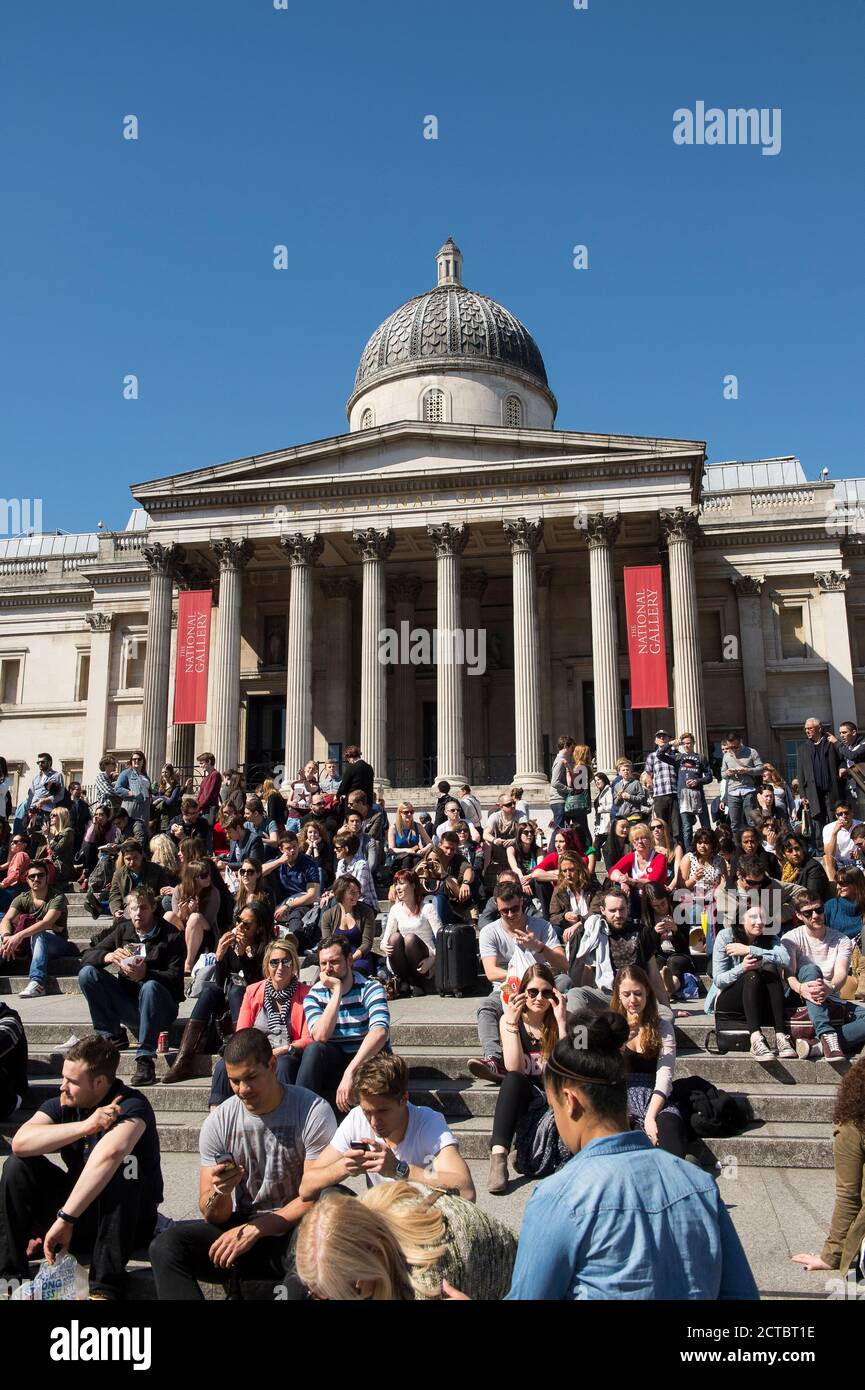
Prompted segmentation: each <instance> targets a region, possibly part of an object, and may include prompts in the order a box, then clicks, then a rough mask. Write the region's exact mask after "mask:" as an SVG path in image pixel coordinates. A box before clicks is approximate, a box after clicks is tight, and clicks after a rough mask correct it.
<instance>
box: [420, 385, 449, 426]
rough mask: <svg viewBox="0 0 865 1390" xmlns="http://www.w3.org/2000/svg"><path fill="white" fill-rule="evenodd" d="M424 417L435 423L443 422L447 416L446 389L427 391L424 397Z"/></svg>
mask: <svg viewBox="0 0 865 1390" xmlns="http://www.w3.org/2000/svg"><path fill="white" fill-rule="evenodd" d="M423 418H424V419H425V420H429V421H430V423H431V424H434V425H440V424H441V423H442V421H443V420H444V418H445V393H444V391H427V393H426V395H425V396H424V398H423Z"/></svg>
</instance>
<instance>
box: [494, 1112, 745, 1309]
mask: <svg viewBox="0 0 865 1390" xmlns="http://www.w3.org/2000/svg"><path fill="white" fill-rule="evenodd" d="M758 1296H759V1295H758V1293H757V1286H756V1284H755V1282H754V1276H753V1275H752V1273H751V1269H750V1266H749V1264H748V1261H747V1258H746V1256H745V1252H744V1250H743V1249H742V1245H741V1242H740V1241H739V1237H738V1235H737V1234H736V1230H735V1227H734V1226H733V1222H732V1221H731V1219H730V1216H729V1214H728V1212H727V1209H726V1207H725V1206H724V1203H723V1202H722V1200H721V1197H720V1194H719V1192H718V1186H717V1183H716V1182H715V1179H714V1177H712V1176H711V1174H708V1173H703V1172H701V1171H700V1170H699V1169H698V1168H696V1167H694V1166H693V1165H692V1164H690V1163H686V1162H685V1161H684V1160H683V1159H680V1158H675V1157H674V1156H673V1154H668V1153H665V1152H664V1151H663V1150H662V1149H656V1148H654V1147H653V1145H652V1143H651V1141H650V1140H649V1139H647V1137H646V1135H645V1134H643V1133H642V1131H639V1130H638V1131H632V1132H629V1133H622V1134H614V1135H611V1136H610V1137H609V1138H605V1139H593V1140H592V1141H591V1143H589V1144H587V1145H586V1147H585V1148H584V1149H582V1150H581V1152H580V1153H578V1154H575V1155H574V1157H573V1158H572V1159H571V1160H570V1162H568V1163H566V1164H565V1166H564V1168H560V1169H559V1171H558V1172H557V1173H554V1174H553V1176H552V1177H550V1178H546V1179H545V1181H544V1182H542V1183H540V1184H539V1186H538V1187H536V1188H535V1191H534V1193H533V1195H532V1198H531V1200H530V1202H529V1204H528V1206H527V1207H526V1214H525V1216H524V1218H523V1226H522V1230H521V1232H520V1242H519V1246H518V1249H517V1262H516V1265H515V1266H514V1273H513V1280H512V1282H511V1287H510V1290H509V1292H508V1294H507V1295H506V1297H507V1298H508V1299H520V1300H531V1299H542V1300H548V1301H557V1302H571V1301H573V1300H576V1299H609V1298H628V1299H667V1298H669V1299H673V1298H675V1299H713V1300H714V1299H724V1300H727V1299H748V1300H756V1299H757V1298H758Z"/></svg>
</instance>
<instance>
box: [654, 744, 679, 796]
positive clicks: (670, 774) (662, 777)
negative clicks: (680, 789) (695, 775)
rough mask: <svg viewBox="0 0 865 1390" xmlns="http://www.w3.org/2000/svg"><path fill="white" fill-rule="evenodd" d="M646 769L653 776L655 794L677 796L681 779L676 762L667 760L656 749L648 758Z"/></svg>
mask: <svg viewBox="0 0 865 1390" xmlns="http://www.w3.org/2000/svg"><path fill="white" fill-rule="evenodd" d="M646 771H647V772H648V773H651V777H652V795H653V796H675V795H676V788H677V786H678V781H679V769H678V768H677V766H676V764H675V762H667V761H666V760H665V759H664V758H662V757H661V755H660V753H659V752H658V751H657V750H656V751H655V752H654V753H650V754H649V756H648V758H647V759H646Z"/></svg>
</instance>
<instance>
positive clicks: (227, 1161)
mask: <svg viewBox="0 0 865 1390" xmlns="http://www.w3.org/2000/svg"><path fill="white" fill-rule="evenodd" d="M214 1166H215V1167H217V1168H225V1169H226V1171H228V1172H230V1171H231V1170H232V1169H234V1168H236V1167H237V1164H236V1163H235V1161H234V1156H233V1154H230V1153H223V1154H217V1155H216V1163H215V1165H214Z"/></svg>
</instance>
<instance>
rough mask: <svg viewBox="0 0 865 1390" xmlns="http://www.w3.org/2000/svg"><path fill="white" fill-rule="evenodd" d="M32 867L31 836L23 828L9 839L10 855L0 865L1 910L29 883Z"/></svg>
mask: <svg viewBox="0 0 865 1390" xmlns="http://www.w3.org/2000/svg"><path fill="white" fill-rule="evenodd" d="M29 868H30V837H29V836H28V835H27V834H25V832H24V831H23V830H22V831H21V833H20V834H17V835H13V836H12V838H11V840H10V841H9V857H8V859H7V860H6V862H5V864H2V865H0V873H2V874H3V878H2V880H0V910H5V909H6V908H7V907H8V906H9V904H10V903H11V902H12V900H13V899H14V898H15V897H17V895H18V894H19V893H20V892H21V889H22V888H24V887H26V884H27V870H28V869H29Z"/></svg>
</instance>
